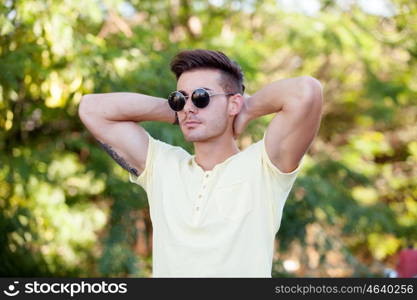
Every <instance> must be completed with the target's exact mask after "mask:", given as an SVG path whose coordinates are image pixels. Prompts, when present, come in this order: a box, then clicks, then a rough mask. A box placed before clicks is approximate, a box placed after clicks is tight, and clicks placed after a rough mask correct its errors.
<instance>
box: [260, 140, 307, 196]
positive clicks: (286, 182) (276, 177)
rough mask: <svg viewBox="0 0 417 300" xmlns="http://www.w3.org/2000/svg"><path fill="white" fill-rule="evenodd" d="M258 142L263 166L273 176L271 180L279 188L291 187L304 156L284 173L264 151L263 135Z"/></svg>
mask: <svg viewBox="0 0 417 300" xmlns="http://www.w3.org/2000/svg"><path fill="white" fill-rule="evenodd" d="M260 144H261V145H260V148H261V158H262V166H263V168H264V169H266V170H267V173H269V174H270V176H271V177H272V178H273V181H274V182H275V183H276V184H278V185H279V186H280V187H281V188H283V189H284V190H287V189H291V187H292V185H293V184H294V181H295V179H296V178H297V175H298V173H299V171H300V170H301V167H302V164H303V161H304V157H303V158H302V159H301V160H300V162H299V163H298V166H297V168H296V169H295V170H293V171H291V172H288V173H285V172H282V171H281V170H280V169H279V168H277V166H275V165H274V164H273V163H272V161H271V159H270V158H269V156H268V153H267V152H266V146H265V136H264V138H263V139H262V140H261V141H260Z"/></svg>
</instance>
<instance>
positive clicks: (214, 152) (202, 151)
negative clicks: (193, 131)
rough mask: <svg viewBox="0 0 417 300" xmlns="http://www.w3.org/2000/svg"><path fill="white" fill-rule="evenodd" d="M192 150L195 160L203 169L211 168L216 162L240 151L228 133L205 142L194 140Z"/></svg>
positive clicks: (220, 161)
mask: <svg viewBox="0 0 417 300" xmlns="http://www.w3.org/2000/svg"><path fill="white" fill-rule="evenodd" d="M194 150H195V161H196V163H197V164H198V165H199V166H200V167H201V168H202V169H203V170H204V171H210V170H212V169H213V168H214V167H215V166H216V165H217V164H219V163H222V162H223V161H225V160H226V159H228V158H229V157H231V156H233V155H235V154H236V153H238V152H240V150H239V148H238V146H237V144H236V141H235V140H234V139H233V138H232V137H230V136H228V135H222V136H219V137H218V138H216V139H214V140H210V141H206V142H195V143H194Z"/></svg>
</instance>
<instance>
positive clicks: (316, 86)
mask: <svg viewBox="0 0 417 300" xmlns="http://www.w3.org/2000/svg"><path fill="white" fill-rule="evenodd" d="M300 81H301V86H302V91H303V97H302V98H303V100H304V101H306V102H307V103H309V104H310V105H311V104H314V105H319V106H321V105H322V104H323V87H322V84H321V83H320V81H318V80H317V79H316V78H314V77H311V76H301V77H300Z"/></svg>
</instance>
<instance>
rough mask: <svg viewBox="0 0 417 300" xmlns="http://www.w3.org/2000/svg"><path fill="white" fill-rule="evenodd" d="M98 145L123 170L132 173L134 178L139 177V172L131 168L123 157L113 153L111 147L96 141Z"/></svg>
mask: <svg viewBox="0 0 417 300" xmlns="http://www.w3.org/2000/svg"><path fill="white" fill-rule="evenodd" d="M98 143H99V144H100V146H101V147H102V148H103V149H104V151H106V152H107V154H109V155H110V156H111V158H113V159H114V160H115V161H116V162H117V163H118V164H119V165H120V166H121V167H122V168H123V169H125V170H127V171H129V172H130V173H132V174H133V175H135V176H139V172H138V170H136V169H135V168H132V167H131V166H130V165H129V164H128V163H127V161H125V160H124V158H123V157H121V156H119V155H118V154H117V153H116V151H114V150H113V149H112V147H111V146H109V145H107V144H104V143H102V142H100V141H98Z"/></svg>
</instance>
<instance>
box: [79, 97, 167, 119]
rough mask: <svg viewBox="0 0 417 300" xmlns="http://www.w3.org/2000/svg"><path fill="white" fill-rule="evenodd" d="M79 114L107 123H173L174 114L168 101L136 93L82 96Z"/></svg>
mask: <svg viewBox="0 0 417 300" xmlns="http://www.w3.org/2000/svg"><path fill="white" fill-rule="evenodd" d="M79 111H80V114H84V115H85V116H94V117H99V118H102V119H105V120H109V121H135V122H143V121H160V122H167V123H173V122H174V121H175V113H174V111H173V110H171V108H170V107H169V105H168V101H166V100H164V99H162V98H157V97H152V96H148V95H143V94H137V93H106V94H89V95H85V96H83V98H82V100H81V103H80V107H79Z"/></svg>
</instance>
